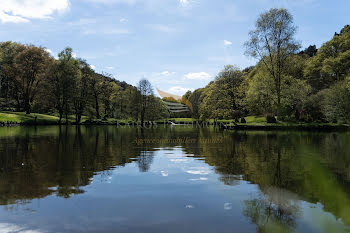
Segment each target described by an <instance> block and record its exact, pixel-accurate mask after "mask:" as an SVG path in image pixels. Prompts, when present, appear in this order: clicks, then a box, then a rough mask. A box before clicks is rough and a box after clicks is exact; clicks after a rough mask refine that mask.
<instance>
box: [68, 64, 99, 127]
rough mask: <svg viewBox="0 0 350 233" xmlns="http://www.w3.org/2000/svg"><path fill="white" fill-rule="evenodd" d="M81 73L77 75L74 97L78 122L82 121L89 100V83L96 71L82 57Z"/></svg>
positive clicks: (76, 120)
mask: <svg viewBox="0 0 350 233" xmlns="http://www.w3.org/2000/svg"><path fill="white" fill-rule="evenodd" d="M79 63H80V73H81V75H78V76H77V80H76V81H77V82H76V84H77V85H76V87H75V91H74V95H73V96H74V97H73V105H74V112H75V122H76V123H77V124H79V123H80V121H81V116H82V115H83V113H84V110H85V108H86V106H87V104H88V102H89V98H88V97H89V94H90V93H89V83H90V80H91V79H92V78H93V74H94V71H93V70H92V69H91V67H90V65H89V64H88V63H87V62H86V61H85V60H82V59H80V60H79Z"/></svg>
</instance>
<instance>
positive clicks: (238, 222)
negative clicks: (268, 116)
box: [0, 126, 350, 233]
mask: <svg viewBox="0 0 350 233" xmlns="http://www.w3.org/2000/svg"><path fill="white" fill-rule="evenodd" d="M184 138H187V140H186V141H185V140H184ZM179 139H181V140H179ZM349 226H350V133H307V132H222V131H218V130H215V129H213V128H211V129H193V128H190V127H180V126H179V127H178V126H176V127H174V128H170V127H169V128H164V127H163V126H162V127H158V128H157V129H148V130H144V131H141V129H137V128H127V127H126V128H120V127H119V128H117V127H113V126H108V127H102V126H100V127H78V128H77V127H68V128H66V127H61V128H60V127H56V126H55V127H37V128H30V127H28V128H26V127H13V128H0V232H31V233H35V232H149V233H158V232H159V233H167V232H173V233H187V232H201V233H207V232H218V233H220V232H230V233H231V232H272V233H275V232H307V233H310V232H334V233H338V232H339V233H341V232H350V227H349Z"/></svg>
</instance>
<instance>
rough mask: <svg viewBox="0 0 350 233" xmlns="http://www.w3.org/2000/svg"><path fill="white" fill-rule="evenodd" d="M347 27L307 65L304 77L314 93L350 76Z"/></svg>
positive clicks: (349, 31)
mask: <svg viewBox="0 0 350 233" xmlns="http://www.w3.org/2000/svg"><path fill="white" fill-rule="evenodd" d="M347 28H348V26H345V27H344V28H343V29H342V30H341V33H340V34H335V35H334V37H333V38H332V39H331V40H330V41H328V42H326V43H324V44H323V45H322V46H321V48H320V49H319V50H318V52H317V54H316V56H313V57H312V58H311V59H310V60H309V61H308V62H307V64H306V67H305V70H304V76H305V77H306V78H307V80H308V82H309V84H310V85H311V86H312V88H313V93H316V92H318V91H320V90H322V89H325V88H329V87H330V86H332V85H333V84H335V83H336V82H339V81H342V80H344V78H345V77H347V76H348V75H349V74H350V69H349V67H350V30H348V29H347Z"/></svg>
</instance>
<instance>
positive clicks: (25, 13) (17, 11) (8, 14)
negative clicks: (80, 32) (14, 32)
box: [0, 0, 69, 23]
mask: <svg viewBox="0 0 350 233" xmlns="http://www.w3.org/2000/svg"><path fill="white" fill-rule="evenodd" d="M68 8H69V0H46V1H42V0H0V21H1V22H2V23H9V22H12V23H25V22H29V21H30V19H47V18H51V15H52V14H53V13H55V12H62V11H64V10H66V9H68Z"/></svg>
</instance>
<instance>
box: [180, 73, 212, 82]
mask: <svg viewBox="0 0 350 233" xmlns="http://www.w3.org/2000/svg"><path fill="white" fill-rule="evenodd" d="M210 77H211V76H210V74H208V73H206V72H198V73H188V74H186V75H185V78H187V79H192V80H208V79H210Z"/></svg>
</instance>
